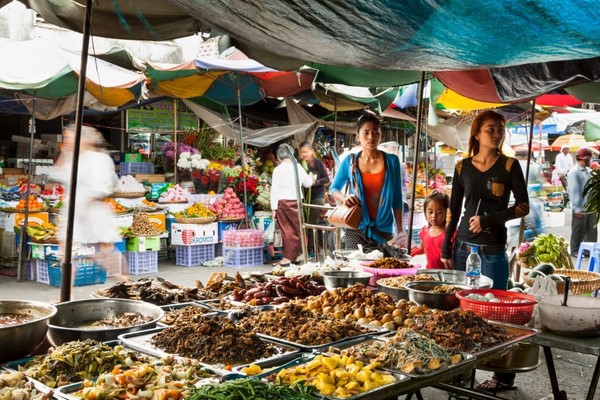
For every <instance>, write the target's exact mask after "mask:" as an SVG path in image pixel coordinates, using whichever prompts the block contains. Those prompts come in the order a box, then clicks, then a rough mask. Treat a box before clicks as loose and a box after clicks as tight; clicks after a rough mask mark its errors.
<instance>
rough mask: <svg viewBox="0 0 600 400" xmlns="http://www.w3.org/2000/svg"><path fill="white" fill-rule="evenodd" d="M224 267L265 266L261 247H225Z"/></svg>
mask: <svg viewBox="0 0 600 400" xmlns="http://www.w3.org/2000/svg"><path fill="white" fill-rule="evenodd" d="M223 265H224V266H226V267H257V266H261V265H263V248H262V246H261V247H226V246H223Z"/></svg>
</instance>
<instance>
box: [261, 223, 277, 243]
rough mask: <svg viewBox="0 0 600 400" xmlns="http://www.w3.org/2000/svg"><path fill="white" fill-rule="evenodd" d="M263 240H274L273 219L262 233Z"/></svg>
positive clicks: (268, 241) (269, 241)
mask: <svg viewBox="0 0 600 400" xmlns="http://www.w3.org/2000/svg"><path fill="white" fill-rule="evenodd" d="M263 240H264V241H265V242H267V243H273V241H274V240H275V221H273V222H271V223H270V224H269V226H268V227H267V229H266V230H265V232H264V233H263Z"/></svg>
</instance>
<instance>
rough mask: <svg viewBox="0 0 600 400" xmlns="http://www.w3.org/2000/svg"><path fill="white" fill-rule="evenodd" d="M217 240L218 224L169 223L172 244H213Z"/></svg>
mask: <svg viewBox="0 0 600 400" xmlns="http://www.w3.org/2000/svg"><path fill="white" fill-rule="evenodd" d="M217 242H218V225H217V223H216V222H213V223H211V224H177V223H175V224H171V244H172V245H174V246H192V245H196V244H215V243H217Z"/></svg>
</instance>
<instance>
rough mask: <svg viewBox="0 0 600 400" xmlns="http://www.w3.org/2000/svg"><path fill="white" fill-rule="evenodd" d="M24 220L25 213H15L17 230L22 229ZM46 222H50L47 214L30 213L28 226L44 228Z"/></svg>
mask: <svg viewBox="0 0 600 400" xmlns="http://www.w3.org/2000/svg"><path fill="white" fill-rule="evenodd" d="M24 220H25V214H24V213H15V228H20V226H21V224H22V223H23V222H24ZM46 222H48V213H47V212H38V213H30V214H29V221H28V223H27V226H42V225H43V224H44V223H46Z"/></svg>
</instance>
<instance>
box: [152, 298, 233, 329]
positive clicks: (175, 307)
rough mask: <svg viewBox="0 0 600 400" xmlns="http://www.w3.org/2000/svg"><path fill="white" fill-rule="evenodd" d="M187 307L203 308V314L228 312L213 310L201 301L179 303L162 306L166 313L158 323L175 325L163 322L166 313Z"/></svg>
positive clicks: (211, 314) (220, 314) (224, 314)
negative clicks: (204, 305)
mask: <svg viewBox="0 0 600 400" xmlns="http://www.w3.org/2000/svg"><path fill="white" fill-rule="evenodd" d="M163 307H170V308H169V309H168V310H167V309H165V308H163ZM186 307H198V310H201V311H203V312H204V313H203V314H201V315H203V316H227V313H226V312H224V311H212V310H209V309H207V308H206V307H203V306H202V305H201V304H200V303H197V302H190V303H179V304H173V305H170V306H162V307H161V308H163V310H165V315H164V316H163V318H162V319H161V320H160V321H159V322H158V323H157V324H156V325H158V326H162V327H167V326H173V325H172V324H167V323H165V322H163V320H164V319H165V317H166V314H167V313H168V312H169V311H177V310H181V309H182V308H186Z"/></svg>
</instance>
